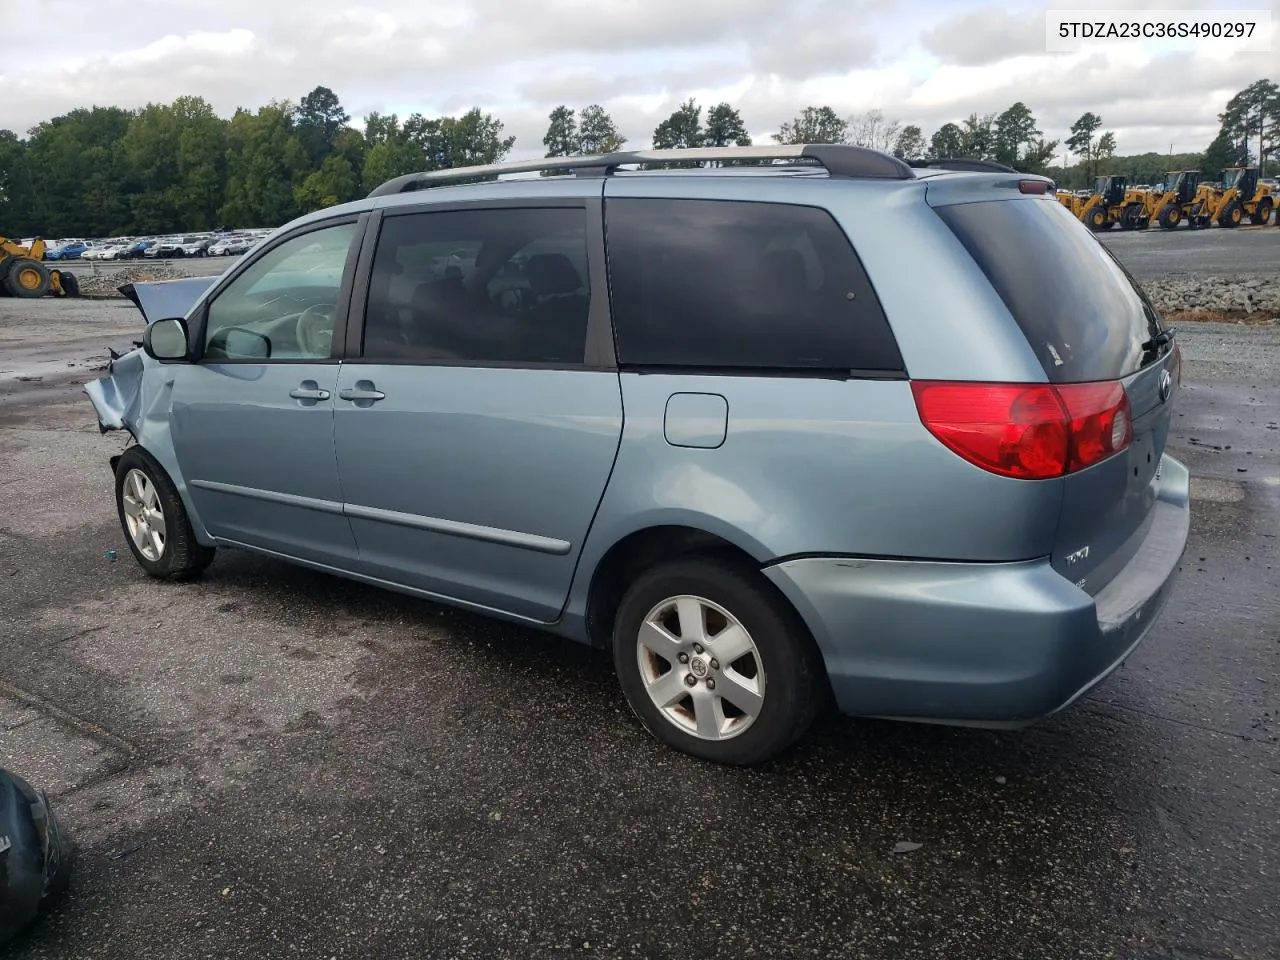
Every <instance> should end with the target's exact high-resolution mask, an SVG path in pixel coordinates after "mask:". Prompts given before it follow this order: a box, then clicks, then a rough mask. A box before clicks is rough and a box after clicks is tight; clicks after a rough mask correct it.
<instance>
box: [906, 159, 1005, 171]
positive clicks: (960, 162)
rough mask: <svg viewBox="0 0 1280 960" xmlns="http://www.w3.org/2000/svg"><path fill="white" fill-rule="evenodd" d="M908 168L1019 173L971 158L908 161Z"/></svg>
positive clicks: (990, 162) (989, 161) (991, 162)
mask: <svg viewBox="0 0 1280 960" xmlns="http://www.w3.org/2000/svg"><path fill="white" fill-rule="evenodd" d="M907 166H909V167H915V168H917V169H919V168H921V167H923V168H926V169H931V170H968V171H971V172H975V173H982V172H984V171H991V172H993V173H1019V172H1020V171H1018V170H1015V169H1013V167H1010V166H1006V165H1005V164H1003V163H996V162H995V161H994V160H974V159H971V158H969V157H944V158H942V159H940V160H908V161H907Z"/></svg>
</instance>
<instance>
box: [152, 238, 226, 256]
mask: <svg viewBox="0 0 1280 960" xmlns="http://www.w3.org/2000/svg"><path fill="white" fill-rule="evenodd" d="M210 242H211V241H210V240H209V238H207V237H193V236H182V237H163V238H161V239H159V240H157V241H156V242H155V244H154V245H153V246H151V247H148V248H147V251H146V253H145V254H144V255H145V256H146V257H149V258H156V257H160V258H162V259H167V258H174V259H180V258H182V257H203V256H206V255H207V251H208V248H209V243H210Z"/></svg>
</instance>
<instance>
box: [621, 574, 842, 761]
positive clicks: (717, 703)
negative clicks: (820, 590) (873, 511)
mask: <svg viewBox="0 0 1280 960" xmlns="http://www.w3.org/2000/svg"><path fill="white" fill-rule="evenodd" d="M613 657H614V666H615V667H616V669H617V672H618V679H619V681H620V683H621V685H622V690H623V693H624V694H625V695H626V698H627V702H628V703H629V704H630V706H631V708H632V710H634V711H635V713H636V715H637V716H638V717H639V718H640V720H641V722H642V723H643V724H644V726H645V727H646V728H647V729H648V730H649V732H650V733H652V734H653V735H654V736H656V737H657V738H658V739H659V740H662V741H663V742H664V743H666V744H668V745H669V746H672V747H674V748H675V749H677V750H681V751H683V752H684V753H688V754H691V755H692V756H695V757H699V758H701V759H703V760H710V761H713V762H716V763H725V764H733V765H737V766H749V765H753V764H758V763H763V762H765V761H767V760H770V759H773V758H774V757H776V756H778V755H779V754H781V753H782V752H783V751H785V750H786V749H787V748H788V747H790V746H791V745H792V744H793V743H795V741H796V740H797V739H799V737H800V736H801V735H802V734H803V733H804V732H805V731H806V730H807V729H808V728H809V726H810V725H811V724H812V722H813V719H814V717H815V716H816V715H817V712H818V708H819V706H820V705H821V703H822V700H823V697H824V694H825V690H826V685H825V683H824V682H823V678H822V673H821V671H822V666H821V661H820V658H819V656H818V654H817V651H816V649H815V648H814V646H813V642H812V640H811V639H810V638H809V636H808V634H807V632H806V631H805V629H804V626H803V624H802V623H801V622H800V620H799V618H798V617H797V616H796V614H795V613H794V611H793V610H791V608H790V607H789V606H787V604H786V603H785V601H784V600H783V599H782V598H781V597H780V596H779V595H777V594H776V593H775V592H774V591H773V588H772V586H771V585H770V584H769V583H768V582H767V581H765V580H764V579H763V578H762V577H761V576H760V574H759V573H757V572H756V571H754V570H750V569H748V568H745V567H740V566H738V565H735V564H731V563H727V562H724V561H721V560H714V559H708V558H692V559H687V560H678V561H673V562H670V563H666V564H663V565H661V566H658V567H655V568H653V569H651V570H649V571H647V572H645V573H644V574H642V575H641V576H640V577H639V579H637V581H636V582H635V583H634V584H633V585H632V586H631V588H630V589H629V590H628V591H627V593H626V595H625V596H624V597H623V599H622V603H621V605H620V606H619V608H618V615H617V618H616V620H615V622H614V635H613Z"/></svg>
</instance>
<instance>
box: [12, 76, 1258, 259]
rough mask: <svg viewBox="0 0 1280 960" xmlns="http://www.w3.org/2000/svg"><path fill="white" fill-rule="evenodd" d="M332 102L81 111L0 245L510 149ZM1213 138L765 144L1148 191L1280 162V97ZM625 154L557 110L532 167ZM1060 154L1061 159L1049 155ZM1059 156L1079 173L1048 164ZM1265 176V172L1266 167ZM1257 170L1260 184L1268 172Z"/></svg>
mask: <svg viewBox="0 0 1280 960" xmlns="http://www.w3.org/2000/svg"><path fill="white" fill-rule="evenodd" d="M351 119H352V118H351V117H350V115H349V114H348V113H347V111H346V110H345V109H344V108H343V106H342V104H341V102H340V101H339V99H338V97H337V95H336V94H335V93H334V92H333V91H332V90H330V89H329V88H327V87H323V86H321V87H316V88H315V89H314V90H312V91H311V92H310V93H308V94H307V95H306V96H304V97H302V98H301V100H299V101H297V102H296V103H294V102H291V101H276V102H272V103H269V104H267V105H266V106H264V107H261V108H259V109H258V110H256V111H250V110H246V109H239V110H237V111H236V112H235V114H234V115H233V116H231V117H230V118H223V117H220V116H218V115H217V113H216V112H215V111H214V109H213V107H212V106H211V105H210V104H209V103H208V102H207V101H205V100H204V99H203V98H201V97H194V96H184V97H179V98H177V99H176V100H174V101H173V102H172V103H169V104H149V105H148V106H146V107H143V108H141V109H139V110H124V109H120V108H118V107H96V106H95V107H91V108H83V109H78V110H73V111H71V112H70V113H68V114H66V115H64V116H60V117H55V118H54V119H52V120H49V121H46V122H44V123H41V124H39V125H37V126H36V127H34V128H32V129H31V130H30V131H28V134H27V136H26V137H25V138H22V137H19V136H18V135H17V134H15V133H13V132H12V131H9V130H0V233H3V234H5V235H9V236H26V235H43V236H46V237H60V236H112V235H124V234H129V235H137V234H155V233H169V232H176V231H181V230H192V231H195V230H208V229H213V228H215V227H218V226H224V225H225V226H233V227H268V226H276V225H278V224H281V223H284V222H286V221H288V220H290V219H292V218H293V217H295V216H297V215H299V214H301V213H306V212H308V211H311V210H318V209H321V208H323V207H327V206H331V205H333V204H336V203H342V202H345V201H348V200H354V199H357V198H359V197H362V196H365V195H366V194H367V193H368V192H369V191H370V190H372V189H373V188H374V187H376V186H377V185H378V184H380V183H382V182H383V181H385V180H388V179H390V178H392V177H396V176H399V175H401V174H405V173H412V172H416V171H424V170H442V169H449V168H454V167H460V166H470V165H476V164H486V163H494V162H497V161H499V160H502V159H504V158H506V157H507V156H508V155H509V154H510V152H511V150H512V148H513V147H514V146H515V138H514V137H512V136H509V135H507V134H505V132H504V130H505V128H504V125H503V123H502V121H501V120H499V119H498V118H497V117H495V116H493V115H492V114H490V113H485V112H483V111H481V110H480V109H479V108H473V109H471V110H469V111H467V112H466V113H463V114H462V115H460V116H447V117H426V116H424V115H422V114H420V113H414V114H412V115H410V116H408V117H405V118H403V119H401V118H400V117H399V116H397V115H396V114H381V113H372V114H369V115H368V116H366V117H364V118H363V121H362V123H360V124H357V125H353V124H352V122H351ZM1218 120H1219V123H1220V129H1219V133H1218V135H1217V137H1216V138H1215V139H1214V140H1213V142H1212V143H1210V144H1209V145H1208V146H1207V148H1206V149H1205V150H1204V151H1203V152H1201V153H1183V154H1176V155H1175V154H1172V153H1171V154H1169V155H1163V154H1156V153H1148V154H1140V155H1133V156H1121V155H1118V153H1117V148H1118V144H1117V142H1116V137H1115V134H1114V132H1112V131H1109V130H1105V129H1103V128H1104V123H1103V119H1102V117H1101V116H1099V115H1098V114H1096V113H1093V112H1086V113H1085V114H1083V115H1082V116H1081V117H1080V118H1079V119H1077V120H1076V121H1075V123H1073V124H1072V125H1071V129H1070V131H1069V134H1068V135H1067V136H1066V137H1065V138H1063V139H1062V140H1057V139H1048V138H1047V137H1046V135H1045V134H1044V133H1043V132H1042V131H1041V130H1040V127H1039V122H1038V121H1037V120H1036V117H1035V114H1034V113H1033V112H1032V110H1031V108H1030V107H1028V106H1027V105H1026V104H1025V103H1022V102H1018V103H1014V104H1012V105H1011V106H1010V107H1008V108H1007V109H1005V110H1003V111H1000V112H997V113H987V114H977V113H972V114H970V115H969V116H968V117H966V118H964V119H963V120H960V121H957V122H950V123H945V124H943V125H942V126H941V127H939V128H938V129H937V130H935V131H933V132H932V133H930V134H929V135H928V136H926V135H925V132H924V130H923V129H922V128H921V127H919V126H917V125H915V124H902V123H900V122H899V121H897V120H894V119H890V118H888V117H886V116H885V114H884V113H883V112H882V111H880V110H869V111H866V112H865V113H861V114H856V115H854V116H841V115H840V114H839V113H838V112H837V111H836V110H835V109H833V108H832V107H830V106H824V105H812V106H806V107H804V108H802V109H801V110H800V111H799V112H798V113H797V114H796V115H795V116H794V117H792V118H791V119H790V120H788V121H786V122H784V123H782V124H781V125H780V126H779V128H778V130H777V131H776V132H774V133H772V134H771V135H770V139H771V141H772V142H775V143H783V144H796V143H848V144H855V145H859V146H865V147H871V148H874V149H877V150H882V151H885V152H888V153H892V154H894V155H896V156H898V157H901V158H904V159H915V158H927V159H934V158H942V157H973V158H978V159H987V160H994V161H997V162H1000V163H1003V164H1006V165H1008V166H1011V167H1014V168H1016V169H1018V170H1020V171H1023V172H1027V173H1040V174H1046V175H1048V176H1051V177H1053V178H1054V179H1055V180H1056V181H1057V182H1058V183H1059V184H1060V185H1062V186H1066V187H1075V186H1084V185H1087V184H1088V183H1089V182H1091V179H1092V177H1094V176H1096V175H1100V174H1121V173H1123V174H1127V175H1128V176H1130V177H1134V178H1137V179H1140V180H1147V182H1154V180H1155V178H1157V177H1160V176H1161V175H1162V173H1163V172H1164V171H1166V170H1173V169H1199V170H1203V171H1204V172H1206V173H1208V174H1210V175H1216V173H1217V172H1218V171H1220V170H1222V169H1223V168H1225V167H1229V166H1234V165H1239V164H1242V163H1246V162H1254V161H1256V160H1258V158H1263V160H1264V168H1267V165H1266V164H1265V160H1266V158H1268V157H1271V158H1274V157H1276V154H1277V152H1280V88H1277V85H1276V83H1275V82H1273V81H1271V80H1266V79H1263V80H1258V81H1257V82H1255V83H1253V84H1250V85H1249V86H1248V87H1246V88H1245V89H1244V90H1241V91H1240V92H1239V93H1237V94H1236V95H1235V96H1234V97H1232V98H1231V99H1230V100H1229V101H1228V103H1227V105H1226V107H1225V109H1224V110H1223V112H1222V113H1221V114H1219V116H1218ZM649 139H650V140H651V142H652V144H653V146H654V147H655V148H670V149H683V148H692V147H699V146H731V145H739V146H749V145H751V142H752V140H751V136H750V134H749V133H748V132H747V126H746V124H745V123H744V121H743V118H742V115H741V113H740V112H739V111H738V110H737V109H736V108H735V107H733V105H732V104H729V103H719V104H715V105H713V106H710V107H705V108H704V107H703V106H702V105H700V104H698V103H697V102H696V101H695V100H693V99H689V100H686V101H685V102H684V103H682V104H680V106H679V107H677V108H676V110H675V111H674V112H672V114H671V115H670V116H669V117H667V118H666V119H665V120H663V121H662V122H660V123H659V124H658V125H657V126H656V127H655V128H654V129H653V131H652V133H651V134H650V137H649ZM627 142H628V141H627V138H626V137H625V136H624V135H623V134H622V132H621V131H620V130H619V128H618V125H617V124H616V122H615V121H614V119H613V118H612V117H611V116H610V115H609V113H608V111H607V110H605V109H604V108H603V107H602V106H600V105H599V104H589V105H587V106H583V107H581V108H576V109H575V108H573V107H570V106H569V105H564V104H562V105H560V106H557V107H556V108H555V109H553V110H552V111H551V113H550V115H549V117H548V126H547V132H546V135H545V136H544V137H543V141H542V143H543V147H544V148H545V155H546V156H549V157H566V156H580V155H591V154H598V153H609V152H612V151H616V150H619V149H622V148H624V147H625V145H626V144H627ZM1060 151H1061V152H1060ZM1063 154H1066V155H1069V156H1072V157H1074V158H1075V159H1076V163H1074V164H1068V163H1066V162H1060V161H1061V159H1062V156H1063ZM1273 165H1274V164H1273ZM1268 169H1269V168H1268Z"/></svg>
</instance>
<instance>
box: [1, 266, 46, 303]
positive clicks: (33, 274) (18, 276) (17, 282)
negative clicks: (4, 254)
mask: <svg viewBox="0 0 1280 960" xmlns="http://www.w3.org/2000/svg"><path fill="white" fill-rule="evenodd" d="M5 281H6V282H7V284H8V287H9V292H10V293H11V294H13V295H14V296H15V297H23V298H25V299H35V298H36V297H43V296H46V295H47V294H48V293H49V283H50V281H49V268H48V267H46V266H45V265H44V264H43V263H41V262H40V261H39V260H32V259H31V258H30V257H18V258H16V259H14V260H13V261H11V262H10V264H9V267H8V270H7V272H6V276H5Z"/></svg>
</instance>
